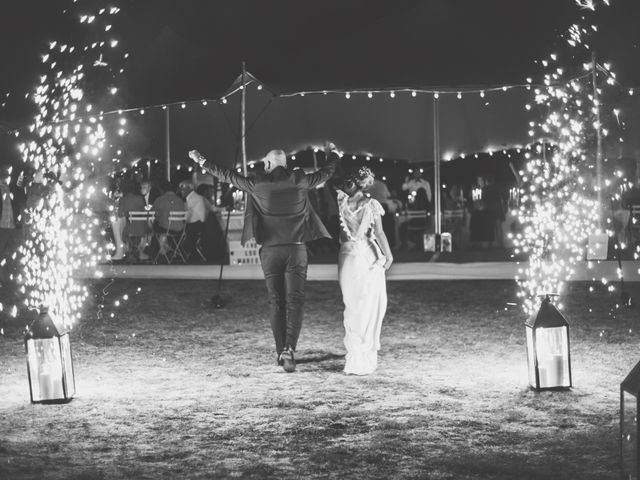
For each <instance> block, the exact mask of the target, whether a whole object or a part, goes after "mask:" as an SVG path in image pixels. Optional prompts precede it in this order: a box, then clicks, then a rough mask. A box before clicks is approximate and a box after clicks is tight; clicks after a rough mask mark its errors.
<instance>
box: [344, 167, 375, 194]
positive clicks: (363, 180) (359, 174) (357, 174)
mask: <svg viewBox="0 0 640 480" xmlns="http://www.w3.org/2000/svg"><path fill="white" fill-rule="evenodd" d="M374 178H375V175H374V174H373V172H372V171H371V169H369V168H368V167H360V168H359V169H357V170H352V171H350V172H348V173H347V174H346V175H345V176H344V178H343V179H342V184H343V185H346V184H348V183H351V184H354V185H356V186H357V187H358V188H359V189H360V190H366V189H367V188H369V187H370V186H371V185H373V180H374Z"/></svg>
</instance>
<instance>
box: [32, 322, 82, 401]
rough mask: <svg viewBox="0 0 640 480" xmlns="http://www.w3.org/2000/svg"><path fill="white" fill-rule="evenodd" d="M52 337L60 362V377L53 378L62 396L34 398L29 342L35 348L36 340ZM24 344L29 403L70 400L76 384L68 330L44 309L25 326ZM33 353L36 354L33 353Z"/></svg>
mask: <svg viewBox="0 0 640 480" xmlns="http://www.w3.org/2000/svg"><path fill="white" fill-rule="evenodd" d="M54 339H55V344H54V345H52V347H53V348H54V349H57V350H56V360H57V361H58V360H59V362H60V377H59V378H56V379H54V380H55V381H59V386H60V387H61V390H62V396H55V397H54V398H41V399H34V385H33V382H34V381H36V380H35V378H34V376H35V375H36V374H37V373H36V372H34V371H32V358H31V354H32V352H31V350H30V342H32V343H31V347H32V348H36V343H35V342H36V341H38V340H51V341H54ZM24 345H25V353H26V355H27V378H28V380H29V395H30V398H31V403H43V404H57V403H68V402H70V401H71V400H72V399H73V396H74V395H75V394H76V385H75V371H74V368H73V356H72V351H71V340H70V336H69V330H68V329H66V328H64V327H63V326H62V325H61V324H60V322H59V321H57V320H56V319H55V317H54V316H52V315H51V314H49V312H48V311H47V310H46V309H44V310H42V311H40V313H38V314H37V316H36V318H35V319H34V320H33V322H32V323H31V325H30V326H29V327H28V328H27V330H26V332H25V337H24ZM33 355H37V354H36V353H33ZM41 396H42V395H41Z"/></svg>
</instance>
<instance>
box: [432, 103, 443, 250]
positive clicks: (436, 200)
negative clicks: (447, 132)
mask: <svg viewBox="0 0 640 480" xmlns="http://www.w3.org/2000/svg"><path fill="white" fill-rule="evenodd" d="M438 107H439V105H438V97H436V96H434V97H433V209H434V215H433V218H434V227H435V233H436V239H439V238H440V234H441V233H442V218H441V216H440V115H439V112H438V110H439V109H438ZM438 243H440V242H438V241H437V240H436V245H438ZM436 249H437V250H439V248H438V247H436Z"/></svg>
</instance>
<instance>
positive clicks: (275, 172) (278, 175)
mask: <svg viewBox="0 0 640 480" xmlns="http://www.w3.org/2000/svg"><path fill="white" fill-rule="evenodd" d="M189 156H190V157H191V158H192V159H193V160H194V161H196V162H197V163H198V164H200V166H201V167H202V168H204V169H205V170H208V171H209V172H210V173H211V174H212V175H213V176H215V177H217V178H218V179H220V180H221V181H223V182H226V183H231V184H232V185H233V186H235V187H236V188H239V189H240V190H243V191H244V192H247V193H248V194H249V195H248V199H247V208H246V210H245V213H244V229H243V231H242V244H243V245H244V244H245V242H247V241H248V240H250V239H251V238H252V237H253V238H255V240H256V243H258V244H260V245H262V248H261V249H260V261H261V263H262V271H263V272H264V278H265V282H266V284H267V293H268V295H269V305H270V310H271V312H270V317H271V318H270V320H271V329H272V331H273V337H274V338H275V341H276V352H277V354H278V365H280V366H282V367H283V368H284V370H285V371H286V372H293V371H294V370H295V368H296V361H295V357H294V353H295V350H296V345H297V343H298V336H299V335H300V328H301V327H302V318H303V315H304V286H305V281H306V279H307V265H308V262H307V247H306V245H305V242H309V241H311V240H316V239H318V238H322V237H327V238H331V235H329V233H328V232H327V230H326V228H325V227H324V225H323V224H322V221H321V220H320V218H318V216H317V215H316V213H315V212H314V211H313V208H312V207H311V205H310V203H309V197H308V191H309V190H311V189H313V188H315V187H316V186H318V185H320V184H322V183H323V182H325V181H327V180H328V179H329V178H331V177H332V176H333V173H334V172H335V169H336V165H337V162H338V159H339V156H338V154H337V151H336V147H335V145H333V144H332V143H327V144H326V145H325V158H326V159H328V161H327V164H326V165H325V166H324V167H322V168H321V169H319V170H317V171H315V172H313V173H310V174H305V173H304V171H303V170H301V169H293V170H291V169H288V168H287V157H286V155H285V153H284V152H283V151H282V150H271V151H270V152H269V153H268V154H267V156H266V157H264V159H263V162H264V173H262V172H258V173H257V174H256V175H255V177H243V176H242V175H239V174H238V173H236V172H235V171H234V170H231V169H228V168H224V167H221V166H219V165H215V164H213V163H211V162H208V161H207V160H206V159H205V158H203V157H202V156H201V155H200V154H199V153H198V152H197V151H195V150H192V151H190V152H189Z"/></svg>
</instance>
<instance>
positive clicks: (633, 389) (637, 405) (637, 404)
mask: <svg viewBox="0 0 640 480" xmlns="http://www.w3.org/2000/svg"><path fill="white" fill-rule="evenodd" d="M639 412H640V362H638V363H637V364H636V366H635V367H633V369H632V370H631V372H629V375H627V378H625V379H624V380H623V381H622V383H621V384H620V469H621V476H620V478H624V479H625V480H628V479H637V478H638V472H639V471H640V465H639V463H638V462H639V461H640V450H638V449H639V448H640V444H638V433H640V432H638V413H639Z"/></svg>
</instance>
